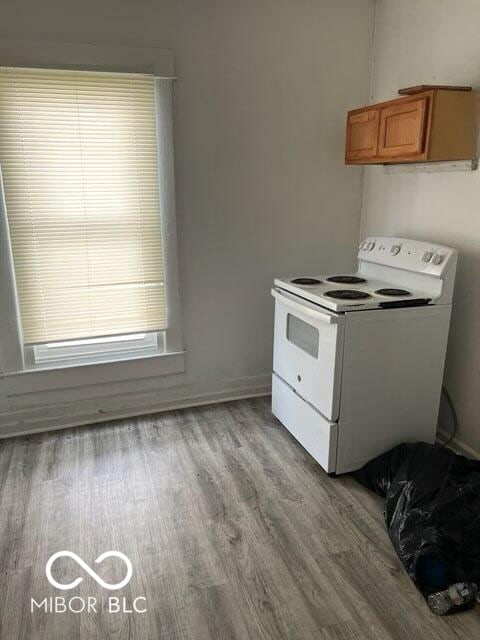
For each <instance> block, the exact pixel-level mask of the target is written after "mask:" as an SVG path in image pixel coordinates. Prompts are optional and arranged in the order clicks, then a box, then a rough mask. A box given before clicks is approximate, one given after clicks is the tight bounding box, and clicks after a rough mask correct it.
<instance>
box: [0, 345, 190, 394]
mask: <svg viewBox="0 0 480 640" xmlns="http://www.w3.org/2000/svg"><path fill="white" fill-rule="evenodd" d="M184 371H185V352H184V351H178V352H174V353H164V352H162V353H154V354H152V355H147V356H145V355H143V356H131V357H125V358H122V359H118V357H117V358H113V357H111V358H108V359H105V360H102V361H101V362H99V361H94V362H82V363H79V362H75V363H67V362H65V363H52V364H51V365H47V366H45V365H43V364H42V365H40V366H36V367H32V368H28V369H24V370H23V371H14V372H5V373H3V375H2V377H3V379H4V383H5V385H6V386H7V389H6V391H7V394H8V392H9V390H8V387H9V386H10V385H11V386H12V391H13V387H14V393H15V394H21V393H35V392H38V391H51V390H52V389H70V388H74V387H84V386H87V385H97V384H105V383H109V382H121V381H124V380H131V379H139V378H154V377H157V376H167V375H175V374H178V373H183V372H184Z"/></svg>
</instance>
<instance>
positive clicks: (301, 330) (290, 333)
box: [287, 313, 318, 359]
mask: <svg viewBox="0 0 480 640" xmlns="http://www.w3.org/2000/svg"><path fill="white" fill-rule="evenodd" d="M287 340H288V341H289V342H291V343H292V344H294V345H295V346H296V347H298V348H299V349H301V350H302V351H305V353H308V355H309V356H312V358H317V359H318V329H317V328H316V327H312V325H311V324H308V322H304V321H303V320H300V318H297V316H294V315H292V314H291V313H289V314H288V315H287Z"/></svg>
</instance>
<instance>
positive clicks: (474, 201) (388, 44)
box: [362, 0, 480, 451]
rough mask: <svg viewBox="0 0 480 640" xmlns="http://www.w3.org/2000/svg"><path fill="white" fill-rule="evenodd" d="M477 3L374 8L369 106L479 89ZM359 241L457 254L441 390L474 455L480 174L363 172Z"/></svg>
mask: <svg viewBox="0 0 480 640" xmlns="http://www.w3.org/2000/svg"><path fill="white" fill-rule="evenodd" d="M479 24H480V2H478V0H456V1H455V2H452V1H451V0H402V1H401V2H398V0H379V3H378V6H377V12H376V30H375V46H374V70H373V71H374V73H373V100H374V101H378V100H384V99H390V98H392V97H394V96H395V95H396V92H397V89H399V88H400V87H407V86H409V85H415V84H429V83H430V84H434V83H437V84H456V85H463V84H465V85H473V87H474V88H475V89H477V90H479V89H480V38H479V31H478V27H479ZM362 233H363V234H368V233H372V234H386V235H388V234H391V235H405V236H407V237H414V238H420V239H422V238H423V239H429V240H432V241H438V242H441V243H444V244H447V245H452V246H454V247H456V248H457V249H458V250H459V253H460V258H459V268H458V275H457V282H456V292H455V297H454V311H453V317H452V325H451V330H450V340H449V348H448V355H447V368H446V375H445V383H446V386H447V387H448V389H449V390H450V392H451V395H452V397H453V400H454V403H455V405H456V407H457V411H458V415H459V421H460V428H459V438H460V440H461V441H462V442H463V443H464V444H466V445H468V446H470V447H473V448H474V449H475V450H476V451H480V426H479V424H480V418H479V415H480V395H479V391H478V390H479V385H480V332H479V329H478V327H479V318H480V296H479V295H478V291H479V290H480V289H479V286H478V283H479V280H480V172H478V171H476V172H473V173H435V174H418V175H416V174H407V175H406V174H395V175H387V174H385V173H384V171H383V169H382V168H381V167H376V168H368V169H367V170H366V172H365V194H364V206H363V212H362Z"/></svg>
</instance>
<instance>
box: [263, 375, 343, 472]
mask: <svg viewBox="0 0 480 640" xmlns="http://www.w3.org/2000/svg"><path fill="white" fill-rule="evenodd" d="M272 412H273V414H274V415H275V416H276V417H277V418H278V419H279V420H280V422H281V423H282V424H283V425H284V426H285V427H286V428H287V429H288V430H289V431H290V433H291V434H292V435H293V436H294V437H295V438H296V439H297V440H298V442H300V444H301V445H302V446H303V447H304V448H305V449H306V450H307V451H308V452H309V453H310V455H311V456H313V458H315V460H316V461H317V462H318V463H319V464H320V465H321V466H322V467H323V468H324V469H325V471H326V472H327V473H332V472H334V471H335V470H336V460H337V439H338V425H337V424H334V423H331V422H328V420H325V418H324V417H323V416H322V415H321V414H320V413H319V412H318V411H316V410H315V409H314V408H313V407H312V406H310V405H309V404H308V403H307V402H305V400H302V398H300V396H298V395H297V394H296V393H295V391H294V390H293V389H291V388H290V387H289V386H288V385H287V384H286V383H285V382H284V381H283V380H281V379H280V378H279V377H278V376H277V375H275V374H273V376H272Z"/></svg>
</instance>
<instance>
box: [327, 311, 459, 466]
mask: <svg viewBox="0 0 480 640" xmlns="http://www.w3.org/2000/svg"><path fill="white" fill-rule="evenodd" d="M450 312H451V307H450V306H447V305H445V306H439V305H437V306H430V307H418V308H405V309H382V310H381V311H362V312H361V313H348V314H346V325H345V349H344V359H343V376H342V391H341V405H340V419H339V430H338V453H337V465H336V472H337V473H346V472H348V471H353V470H355V469H359V468H360V467H362V466H363V465H364V464H365V463H366V462H368V461H369V460H371V459H372V458H374V457H375V456H377V455H379V454H381V453H384V452H386V451H388V450H389V449H391V448H392V447H394V446H395V445H397V444H400V443H402V442H418V441H423V442H430V443H433V442H434V441H435V434H436V430H437V417H438V407H439V402H440V393H441V388H442V379H443V369H444V363H445V353H446V346H447V338H448V328H449V323H450Z"/></svg>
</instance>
